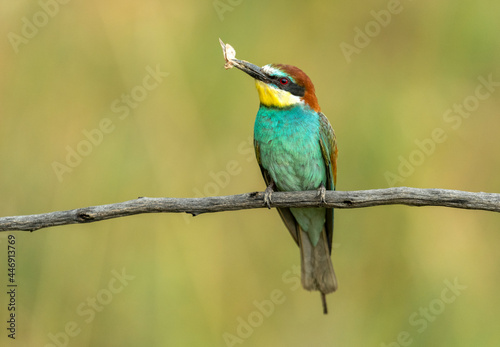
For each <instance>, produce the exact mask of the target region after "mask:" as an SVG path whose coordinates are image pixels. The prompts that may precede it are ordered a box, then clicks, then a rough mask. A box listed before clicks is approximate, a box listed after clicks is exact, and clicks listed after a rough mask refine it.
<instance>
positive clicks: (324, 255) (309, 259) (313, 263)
mask: <svg viewBox="0 0 500 347" xmlns="http://www.w3.org/2000/svg"><path fill="white" fill-rule="evenodd" d="M299 234H300V235H299V238H298V239H299V246H300V258H301V265H302V286H303V287H304V289H307V290H318V291H320V292H321V298H322V302H323V311H324V313H325V314H326V313H327V312H328V310H327V307H326V300H325V294H329V293H332V292H334V291H335V290H337V278H336V277H335V272H334V271H333V265H332V259H331V257H330V250H329V248H328V240H327V238H326V232H325V230H324V229H323V231H322V232H321V236H320V238H319V240H318V243H317V244H316V246H313V244H312V243H311V240H310V239H309V236H308V235H307V233H306V232H305V231H303V230H302V228H300V226H299Z"/></svg>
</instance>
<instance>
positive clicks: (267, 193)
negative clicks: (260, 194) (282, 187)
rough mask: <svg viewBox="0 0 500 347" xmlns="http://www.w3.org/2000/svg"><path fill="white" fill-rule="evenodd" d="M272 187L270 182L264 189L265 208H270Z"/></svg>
mask: <svg viewBox="0 0 500 347" xmlns="http://www.w3.org/2000/svg"><path fill="white" fill-rule="evenodd" d="M273 192H274V189H273V185H272V184H270V185H269V186H268V187H267V188H266V190H265V191H264V203H265V204H266V206H267V208H269V209H270V208H271V203H272V199H271V197H272V195H273Z"/></svg>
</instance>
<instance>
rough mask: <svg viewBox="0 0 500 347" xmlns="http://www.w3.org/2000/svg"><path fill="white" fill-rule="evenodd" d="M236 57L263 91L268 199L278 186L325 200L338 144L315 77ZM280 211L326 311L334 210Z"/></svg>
mask: <svg viewBox="0 0 500 347" xmlns="http://www.w3.org/2000/svg"><path fill="white" fill-rule="evenodd" d="M221 44H222V42H221ZM227 46H228V45H227ZM229 47H230V46H229ZM230 48H231V49H232V47H230ZM232 50H233V54H232V55H233V56H234V55H235V53H234V49H232ZM224 52H225V50H224ZM233 56H232V57H226V61H227V64H226V67H227V65H228V64H229V67H232V66H235V67H237V68H238V69H240V70H242V71H244V72H245V73H247V74H248V75H250V76H251V77H253V78H254V79H255V84H256V87H257V91H258V94H259V99H260V107H259V111H258V112H257V117H256V119H255V127H254V146H255V155H256V157H257V162H258V163H259V166H260V169H261V171H262V175H263V176H264V180H265V182H266V184H267V188H266V191H265V201H266V203H267V204H268V206H269V203H270V202H271V199H272V192H273V191H276V190H277V191H303V190H315V189H317V190H318V192H319V196H321V199H323V200H324V195H325V190H326V189H328V190H335V184H336V175H337V144H336V138H335V133H334V131H333V129H332V126H331V125H330V122H329V121H328V119H327V118H326V117H325V115H324V114H323V113H321V109H320V107H319V104H318V100H317V98H316V94H315V90H314V85H313V84H312V82H311V80H310V79H309V77H308V76H307V75H306V74H305V73H304V72H303V71H302V70H300V69H299V68H297V67H295V66H291V65H284V64H269V65H265V66H263V67H262V68H261V67H258V66H256V65H253V64H251V63H249V62H247V61H244V60H239V59H236V58H235V57H233ZM228 58H229V59H228ZM278 211H279V213H280V216H281V218H282V219H283V222H284V223H285V225H286V227H287V228H288V230H289V231H290V234H291V235H292V237H293V239H294V240H295V242H296V243H297V245H298V246H299V248H300V255H301V267H302V271H301V277H302V286H303V287H304V288H305V289H307V290H317V291H319V292H321V297H322V302H323V311H324V313H327V312H328V311H327V306H326V299H325V294H328V293H331V292H334V291H335V290H336V289H337V280H336V278H335V273H334V271H333V266H332V261H331V252H332V236H333V209H332V208H323V207H319V208H278Z"/></svg>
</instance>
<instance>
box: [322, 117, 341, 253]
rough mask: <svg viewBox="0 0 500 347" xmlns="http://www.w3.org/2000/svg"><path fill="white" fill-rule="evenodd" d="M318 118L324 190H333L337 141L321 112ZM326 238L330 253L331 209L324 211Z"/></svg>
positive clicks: (335, 175) (335, 178) (335, 174)
mask: <svg viewBox="0 0 500 347" xmlns="http://www.w3.org/2000/svg"><path fill="white" fill-rule="evenodd" d="M318 115H319V118H320V129H319V133H320V141H319V142H320V143H319V144H320V146H321V153H322V154H323V160H324V162H325V168H326V178H327V179H326V189H327V190H335V185H336V183H337V152H338V151H337V140H336V138H335V132H334V131H333V129H332V126H331V125H330V122H329V121H328V119H327V118H326V117H325V115H324V114H323V113H321V112H318ZM326 234H327V235H326V236H327V238H328V247H329V250H330V253H332V240H333V208H328V209H326Z"/></svg>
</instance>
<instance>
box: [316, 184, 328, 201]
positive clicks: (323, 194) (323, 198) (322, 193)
mask: <svg viewBox="0 0 500 347" xmlns="http://www.w3.org/2000/svg"><path fill="white" fill-rule="evenodd" d="M316 196H317V197H319V200H320V202H321V205H324V204H326V188H325V186H324V185H323V183H321V185H320V186H319V188H318V195H316Z"/></svg>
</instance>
